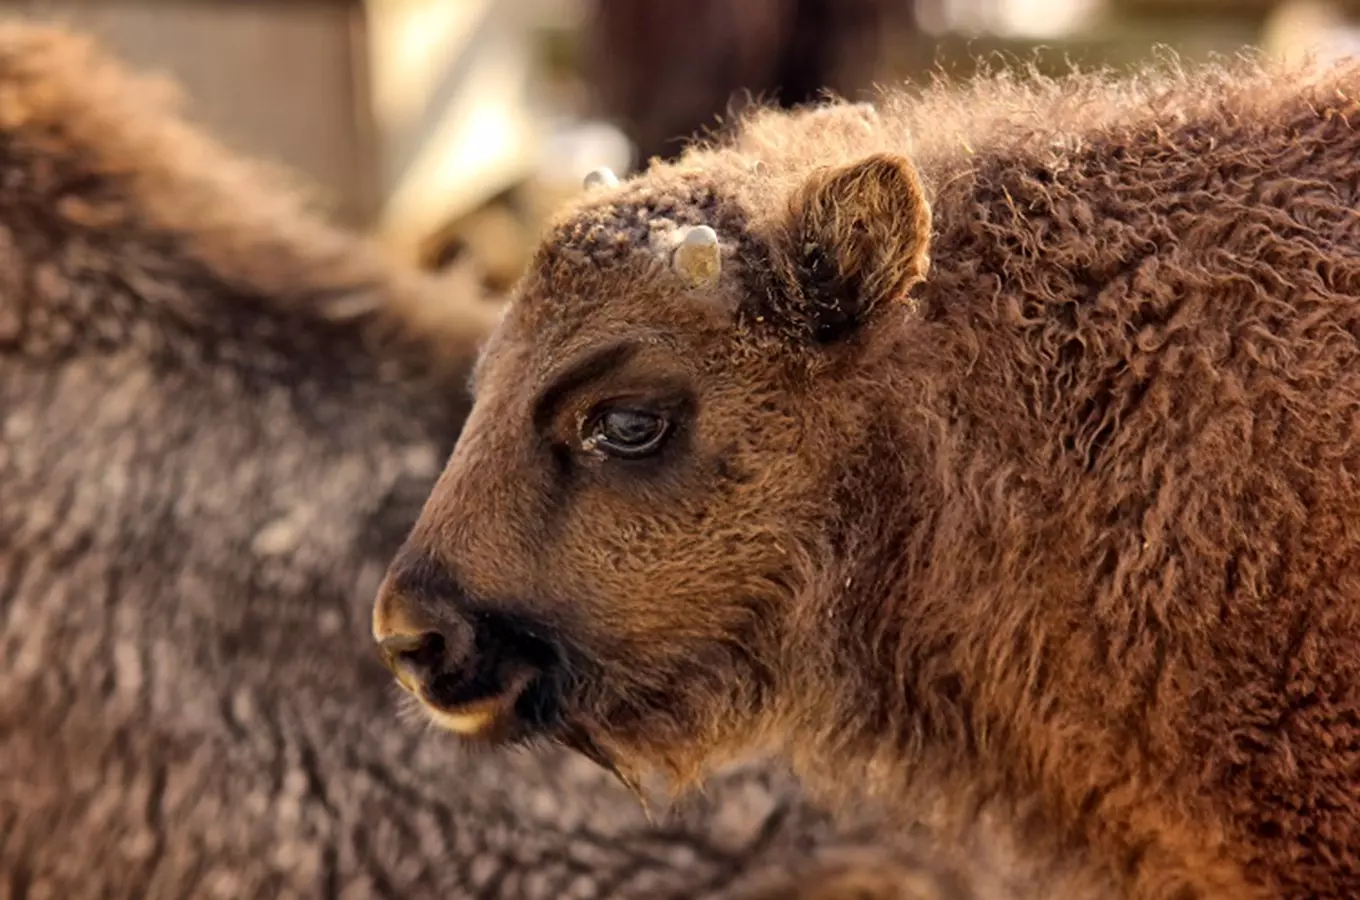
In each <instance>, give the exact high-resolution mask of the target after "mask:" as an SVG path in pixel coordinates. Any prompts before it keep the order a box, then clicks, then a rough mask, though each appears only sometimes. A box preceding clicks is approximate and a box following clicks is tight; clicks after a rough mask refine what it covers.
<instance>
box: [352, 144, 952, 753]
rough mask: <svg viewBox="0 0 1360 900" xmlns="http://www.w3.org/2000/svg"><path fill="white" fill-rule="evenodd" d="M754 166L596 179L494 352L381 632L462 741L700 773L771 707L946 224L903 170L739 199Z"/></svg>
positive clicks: (511, 309)
mask: <svg viewBox="0 0 1360 900" xmlns="http://www.w3.org/2000/svg"><path fill="white" fill-rule="evenodd" d="M739 165H741V164H740V162H739V161H738V160H735V158H726V161H724V158H722V157H718V158H717V160H716V161H715V162H714V164H713V168H714V169H716V170H717V171H716V172H715V171H709V170H707V169H705V168H704V167H702V166H698V167H696V166H690V167H688V168H686V167H685V166H684V165H683V164H682V165H681V166H679V167H675V168H669V167H662V168H655V169H653V170H652V171H651V172H649V173H648V174H646V175H644V176H641V177H639V178H638V179H636V180H633V181H630V182H625V183H623V184H619V183H617V182H616V181H615V180H614V179H612V178H609V177H604V178H601V177H594V178H591V179H588V182H587V184H588V187H589V191H588V192H587V193H586V195H585V196H584V197H583V198H582V200H581V201H580V202H579V203H578V204H577V205H576V207H575V208H574V209H572V210H568V211H566V212H565V213H564V214H563V216H562V217H561V218H560V219H559V221H558V222H557V223H556V224H555V225H554V227H553V228H552V229H551V230H550V232H549V234H548V235H547V236H546V237H545V239H544V242H543V244H542V245H541V246H540V248H539V250H538V252H537V255H536V258H535V262H534V265H533V266H532V267H531V269H530V270H529V272H528V273H527V274H526V275H525V277H524V279H523V280H522V283H521V284H520V286H519V288H518V292H517V295H516V297H515V298H514V299H513V301H512V302H511V303H510V305H509V306H508V308H507V311H506V314H505V316H504V318H503V319H502V321H501V322H500V324H499V326H498V328H497V329H496V331H495V332H494V333H493V335H492V336H491V338H490V339H489V341H488V342H487V343H486V345H485V349H484V352H483V356H482V359H481V360H480V363H479V366H478V369H477V372H476V376H475V385H474V390H475V403H474V406H473V410H472V413H471V416H470V417H469V419H468V422H467V424H466V426H465V428H464V430H463V432H462V436H461V438H460V441H459V443H458V445H457V447H456V449H455V450H454V452H453V455H452V457H451V459H450V460H449V462H448V465H447V468H446V469H445V471H444V473H443V475H442V477H441V478H440V480H439V482H438V484H437V485H436V487H435V489H434V491H433V493H432V495H431V496H430V498H429V500H428V502H427V504H426V507H425V510H424V512H423V514H422V516H421V518H420V520H419V522H418V523H417V524H416V526H415V528H414V529H413V531H412V533H411V535H410V537H409V539H408V541H407V542H406V544H405V546H404V547H403V548H402V550H401V551H400V553H399V554H398V556H397V558H396V559H395V560H394V562H393V564H392V566H391V568H390V570H389V572H388V575H387V579H386V581H385V583H384V585H383V588H382V590H381V593H380V595H379V597H378V599H377V602H376V605H375V609H374V622H373V628H374V635H375V638H376V640H377V641H378V643H379V644H380V646H381V648H382V651H383V653H384V655H385V656H386V658H387V660H388V662H389V664H390V665H391V667H392V669H393V670H394V672H395V673H396V674H397V677H398V680H399V681H400V682H401V683H402V684H403V686H405V687H406V688H407V689H408V690H409V691H410V692H411V693H412V694H414V695H415V696H416V697H418V698H419V700H420V702H421V704H422V705H423V707H424V708H425V709H426V710H427V711H428V712H429V714H430V715H431V717H432V718H433V719H434V720H435V721H436V722H438V723H440V724H442V725H444V726H446V727H447V728H449V729H451V730H453V731H455V732H457V733H459V734H461V735H463V736H464V737H466V738H470V739H479V740H483V741H491V742H496V743H499V742H516V741H523V740H530V739H534V738H546V739H549V740H556V741H559V742H561V743H565V744H568V745H571V746H574V747H576V748H577V749H580V750H582V751H584V752H586V753H588V754H589V755H591V756H592V757H593V758H595V759H596V760H597V761H599V762H601V763H603V764H605V765H607V766H609V767H611V768H613V769H614V770H615V771H616V772H619V773H620V774H623V773H625V772H638V771H641V770H643V769H659V770H661V771H663V772H666V773H668V774H670V775H671V776H673V777H678V778H690V777H693V776H696V775H698V774H700V773H701V771H702V770H704V769H706V768H708V767H710V766H711V765H712V764H715V763H717V762H720V761H721V760H723V759H724V758H731V757H733V756H735V755H738V754H740V753H742V752H744V751H746V750H748V749H750V748H751V747H752V745H754V744H755V743H757V742H758V741H759V740H760V739H761V737H762V733H763V732H764V731H765V730H766V729H767V728H768V726H769V724H770V723H771V721H772V716H775V715H777V712H776V711H777V710H778V709H779V708H780V706H781V692H783V691H785V690H786V689H787V688H786V685H787V684H788V683H789V676H790V673H791V667H796V666H798V665H799V659H798V658H797V653H795V652H794V649H793V648H792V647H791V645H790V642H789V640H788V632H789V628H790V625H789V623H790V622H791V621H792V619H793V618H795V617H797V616H800V615H801V616H803V617H804V618H805V617H806V614H807V610H806V608H805V607H806V604H808V603H810V602H814V601H811V600H809V598H808V594H809V593H810V592H809V591H808V590H807V589H806V587H807V578H808V573H809V572H815V570H816V568H817V566H818V559H817V558H816V554H817V553H818V552H820V551H818V550H816V549H813V547H814V545H815V544H817V542H816V541H814V540H812V538H814V537H816V536H817V535H818V532H819V531H820V530H821V529H822V528H824V526H825V520H826V518H827V516H829V515H830V514H831V510H830V509H829V506H828V504H829V503H830V502H831V501H830V499H829V489H830V485H831V484H832V483H833V482H834V480H835V478H836V476H837V473H838V472H842V471H843V469H844V466H845V465H846V463H847V460H848V459H849V458H850V457H851V456H852V455H853V454H854V453H855V451H856V447H857V446H859V444H860V443H861V441H862V436H863V434H864V433H865V432H866V431H867V430H868V429H870V428H872V427H874V424H875V422H876V421H878V420H880V419H881V415H882V411H881V410H879V409H876V408H874V406H873V405H872V404H870V403H868V402H867V401H866V400H865V395H864V392H863V391H862V388H863V386H864V385H865V384H867V383H868V382H869V379H870V377H871V376H870V374H869V373H868V372H867V369H866V367H868V366H870V363H869V362H868V360H870V359H871V358H873V357H874V356H875V353H876V351H875V347H877V346H882V345H886V344H888V343H890V339H888V338H886V337H884V335H885V334H888V333H891V332H892V331H894V330H895V329H892V328H888V327H886V325H885V323H887V322H889V321H890V320H893V319H895V318H899V317H900V314H901V313H902V312H903V311H904V309H905V306H904V305H903V304H902V302H901V301H902V300H903V299H904V298H905V297H906V296H907V294H908V291H909V289H910V288H911V287H912V285H913V284H915V283H916V282H917V281H919V280H920V279H921V278H923V277H924V275H925V271H926V268H927V265H928V263H927V247H928V234H929V230H930V219H929V211H928V206H927V204H926V200H925V198H924V196H923V193H922V189H921V185H920V183H919V180H918V178H917V176H916V173H915V171H914V170H913V169H912V167H911V166H910V164H909V163H908V162H907V161H905V160H903V159H901V158H897V157H893V156H886V155H876V156H870V157H866V158H862V159H860V160H858V161H856V162H851V163H847V164H844V165H842V166H839V167H830V168H824V169H820V170H811V171H804V172H803V173H801V174H798V175H789V176H787V177H785V178H784V180H783V181H782V182H780V181H777V180H771V182H770V187H769V189H768V192H767V193H768V194H769V196H768V197H766V198H765V199H764V201H763V202H761V203H759V204H756V203H754V202H752V200H751V198H750V196H749V194H750V191H749V184H748V185H747V187H746V188H743V190H744V191H745V192H746V195H745V196H743V194H742V191H736V190H734V191H726V190H724V184H726V183H728V182H729V181H730V182H731V183H732V184H733V185H734V186H735V185H738V183H739V180H740V178H741V177H742V174H741V173H740V172H738V171H735V170H734V167H738V166H739ZM724 166H726V167H727V168H726V169H724V168H723V167H724ZM748 177H750V178H757V177H760V176H759V174H758V173H754V174H750V175H749V176H748ZM781 184H782V185H783V186H782V187H781V186H780V185H781ZM894 310H896V311H897V313H898V314H899V315H896V316H895V315H893V311H894ZM879 355H881V354H879ZM818 546H820V545H818ZM800 606H802V607H804V608H802V609H801V610H800Z"/></svg>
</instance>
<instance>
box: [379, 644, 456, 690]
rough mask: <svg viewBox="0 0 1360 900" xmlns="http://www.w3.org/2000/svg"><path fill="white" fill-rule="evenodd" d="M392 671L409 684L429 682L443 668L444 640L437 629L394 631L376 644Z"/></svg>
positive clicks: (444, 657) (445, 651)
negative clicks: (412, 631)
mask: <svg viewBox="0 0 1360 900" xmlns="http://www.w3.org/2000/svg"><path fill="white" fill-rule="evenodd" d="M378 649H379V650H380V651H381V652H382V655H383V659H384V660H386V662H387V667H388V668H389V669H391V670H392V673H393V674H394V675H396V676H397V677H398V678H400V679H402V680H403V681H406V682H409V683H413V684H429V683H430V682H432V681H433V680H434V679H435V678H436V677H437V676H439V675H440V674H441V673H443V672H444V670H445V662H446V654H447V650H448V642H447V641H446V640H445V638H444V635H442V634H440V633H439V632H437V631H426V632H424V633H422V634H394V635H391V636H390V637H385V638H383V639H382V641H381V642H380V643H379V644H378Z"/></svg>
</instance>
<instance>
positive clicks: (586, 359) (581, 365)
mask: <svg viewBox="0 0 1360 900" xmlns="http://www.w3.org/2000/svg"><path fill="white" fill-rule="evenodd" d="M637 349H638V348H637V345H636V344H634V343H632V342H631V341H618V342H615V343H612V344H606V345H605V346H603V347H596V348H595V349H593V350H590V351H588V352H586V353H584V354H582V355H580V356H578V357H577V358H576V359H573V360H572V361H570V362H568V363H567V364H566V365H564V366H563V367H562V368H561V370H560V371H558V372H557V374H555V375H553V376H552V380H551V381H549V382H548V386H547V387H546V388H544V390H543V392H542V393H541V394H539V397H538V400H537V401H535V403H534V426H535V427H536V428H542V427H543V426H544V425H545V424H546V423H547V421H548V420H549V419H550V418H551V417H552V415H553V414H554V413H555V412H556V411H557V407H558V405H559V404H560V403H561V402H562V398H563V396H565V395H566V394H568V393H570V392H571V391H573V390H575V389H576V388H578V387H580V386H581V385H583V384H586V383H588V382H590V381H593V380H594V379H596V378H598V377H600V376H601V375H603V374H604V373H605V372H608V371H609V370H610V369H613V368H616V367H618V366H621V365H623V364H624V363H626V362H627V361H628V360H630V359H632V358H633V356H634V355H636V353H637Z"/></svg>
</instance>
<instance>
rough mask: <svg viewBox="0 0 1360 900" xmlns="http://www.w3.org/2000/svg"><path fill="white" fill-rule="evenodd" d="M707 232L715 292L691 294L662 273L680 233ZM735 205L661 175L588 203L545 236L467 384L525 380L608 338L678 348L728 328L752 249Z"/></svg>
mask: <svg viewBox="0 0 1360 900" xmlns="http://www.w3.org/2000/svg"><path fill="white" fill-rule="evenodd" d="M695 225H709V226H710V227H712V228H714V230H715V231H717V233H718V236H719V241H720V242H721V244H722V246H723V272H722V276H721V278H720V280H719V282H718V284H717V285H716V286H714V287H710V288H706V289H704V290H703V291H702V292H700V291H698V290H695V289H691V288H690V287H689V286H688V285H687V284H686V283H685V282H684V281H683V280H682V279H681V278H680V276H679V275H678V274H677V273H675V272H674V271H673V270H672V268H671V265H670V254H671V251H672V249H673V248H674V246H675V244H676V242H678V240H679V239H680V237H681V236H682V235H683V233H684V231H685V230H686V229H687V228H689V227H692V226H695ZM752 244H753V242H752V241H751V239H750V237H749V234H748V229H747V226H746V221H745V218H744V216H743V215H742V214H741V211H740V209H739V208H738V207H737V205H736V203H735V202H733V201H732V200H730V199H729V198H727V197H725V196H724V195H723V194H722V192H721V191H719V190H718V189H716V188H715V187H714V186H713V185H712V184H711V183H709V182H708V181H706V180H705V179H703V178H702V177H700V176H699V175H698V174H697V173H688V174H684V173H671V172H667V173H663V174H660V175H651V176H648V177H645V178H643V179H640V180H638V181H635V182H627V183H625V184H623V185H621V186H619V187H618V188H614V189H597V190H596V191H593V192H592V193H591V194H590V195H587V196H586V197H585V198H584V199H583V200H582V201H581V202H579V203H578V204H577V205H576V206H575V207H574V208H573V209H572V210H571V211H570V212H569V213H567V214H566V215H565V216H564V217H562V218H561V219H560V220H559V221H558V222H557V223H556V224H554V225H553V226H552V227H551V228H550V230H549V231H548V232H547V234H546V235H545V237H544V238H543V240H542V242H541V243H540V244H539V247H538V249H537V251H536V253H535V256H534V260H533V263H532V264H531V266H530V268H529V270H528V272H526V274H525V276H524V278H523V280H522V281H521V283H520V285H519V287H518V289H517V291H516V293H515V296H514V297H513V298H512V299H511V301H510V305H509V308H508V309H507V310H506V314H505V316H504V317H503V319H502V321H501V323H500V325H499V326H498V327H497V329H496V331H495V333H494V334H493V335H492V336H491V338H490V339H489V340H488V342H487V345H486V350H485V353H484V354H483V357H482V360H481V363H480V364H479V367H478V368H479V371H478V373H477V375H476V380H477V381H478V382H479V383H484V381H485V378H486V376H488V375H490V374H491V372H492V370H495V371H496V372H498V373H513V377H524V376H526V375H530V374H532V373H535V372H543V371H544V370H547V369H551V368H553V367H554V366H555V365H557V364H560V362H561V361H563V360H565V359H569V358H571V357H573V356H574V355H576V354H579V353H581V352H584V351H585V350H587V349H588V348H589V347H591V346H592V345H596V344H599V343H600V342H602V341H603V340H606V339H609V338H612V339H615V340H617V339H620V338H632V339H634V340H638V341H643V342H646V343H652V344H661V345H674V344H677V343H683V341H682V340H681V336H687V337H697V336H700V335H703V334H705V333H709V332H711V331H712V330H713V329H715V328H719V327H726V326H728V325H730V322H731V301H732V298H733V297H734V296H736V295H737V294H739V293H740V292H742V291H743V290H744V289H745V288H744V284H743V273H742V266H741V260H742V259H743V258H749V257H748V254H750V253H752V252H753V250H754V248H753V246H752Z"/></svg>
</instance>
